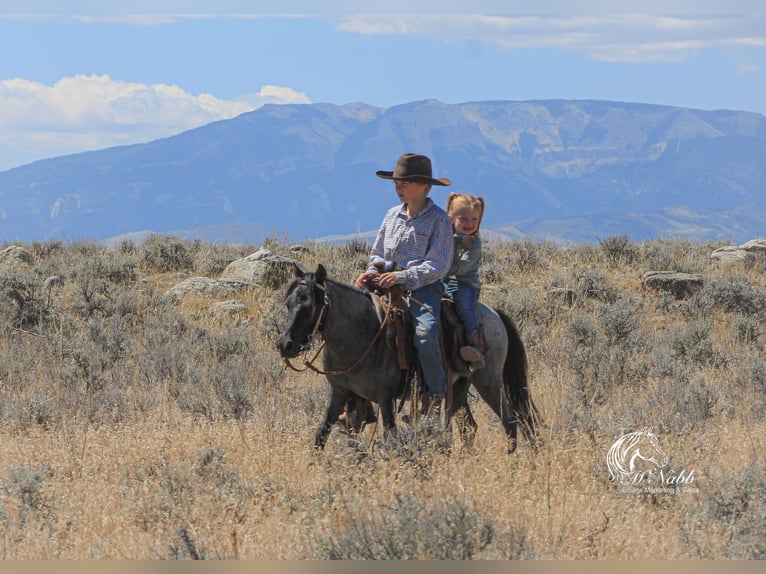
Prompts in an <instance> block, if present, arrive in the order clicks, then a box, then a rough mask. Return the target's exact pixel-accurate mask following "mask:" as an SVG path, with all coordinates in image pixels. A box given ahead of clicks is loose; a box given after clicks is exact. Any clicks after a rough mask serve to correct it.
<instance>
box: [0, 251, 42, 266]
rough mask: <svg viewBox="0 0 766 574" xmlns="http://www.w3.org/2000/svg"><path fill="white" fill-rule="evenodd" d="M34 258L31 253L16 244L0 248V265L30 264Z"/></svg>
mask: <svg viewBox="0 0 766 574" xmlns="http://www.w3.org/2000/svg"><path fill="white" fill-rule="evenodd" d="M33 261H34V258H33V257H32V254H31V253H30V252H29V251H27V250H26V249H24V248H23V247H19V246H18V245H11V246H10V247H6V248H5V249H3V250H0V267H9V268H13V267H18V266H20V265H23V266H27V265H32V263H33Z"/></svg>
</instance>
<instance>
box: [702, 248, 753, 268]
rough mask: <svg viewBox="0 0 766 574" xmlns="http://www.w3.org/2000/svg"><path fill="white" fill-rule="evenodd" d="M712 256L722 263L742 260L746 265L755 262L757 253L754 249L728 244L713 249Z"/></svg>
mask: <svg viewBox="0 0 766 574" xmlns="http://www.w3.org/2000/svg"><path fill="white" fill-rule="evenodd" d="M745 245H747V244H745ZM710 258H711V259H715V260H716V261H719V262H721V263H740V262H741V263H745V264H746V265H751V264H752V263H754V262H755V253H754V252H753V251H749V250H746V249H743V248H742V247H741V246H740V247H737V246H736V245H726V246H724V247H719V248H718V249H716V250H715V251H713V252H712V253H711V254H710Z"/></svg>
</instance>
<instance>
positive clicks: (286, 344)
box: [277, 264, 327, 359]
mask: <svg viewBox="0 0 766 574" xmlns="http://www.w3.org/2000/svg"><path fill="white" fill-rule="evenodd" d="M294 272H295V278H294V279H293V280H292V282H291V283H290V285H288V287H287V293H286V294H285V305H286V306H287V325H285V329H284V331H283V332H282V334H281V335H280V336H279V339H277V348H278V349H279V354H280V355H281V356H282V358H284V359H293V358H295V357H297V356H298V354H300V352H301V351H303V350H304V349H305V348H306V347H308V345H309V344H310V343H311V338H312V336H313V334H314V333H316V332H317V331H318V330H319V329H320V328H321V325H318V323H319V321H320V314H321V311H322V307H323V306H324V305H325V293H326V287H325V280H326V279H327V271H326V270H325V268H324V267H323V266H322V265H321V264H319V266H317V270H316V272H314V273H304V272H303V271H302V270H301V269H300V268H299V267H298V266H297V265H294Z"/></svg>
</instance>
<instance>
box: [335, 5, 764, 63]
mask: <svg viewBox="0 0 766 574" xmlns="http://www.w3.org/2000/svg"><path fill="white" fill-rule="evenodd" d="M337 29H338V30H340V31H343V32H350V33H356V34H364V35H376V34H399V35H405V34H406V35H416V36H423V37H427V38H434V39H440V40H446V41H472V40H479V41H481V42H485V43H492V44H496V45H499V46H502V47H504V48H507V49H513V50H517V49H525V48H544V47H547V48H560V49H564V50H572V51H579V52H584V53H586V54H588V55H589V56H590V57H592V58H594V59H597V60H605V61H614V62H617V61H621V62H640V61H653V62H656V61H677V60H683V59H686V58H688V57H689V56H691V55H693V54H695V53H697V52H699V51H700V50H705V49H721V48H728V47H732V46H741V45H750V46H763V45H766V16H748V15H745V14H736V15H696V16H695V15H682V16H663V15H649V14H646V13H614V14H613V13H610V12H609V11H608V10H607V11H605V12H603V13H602V14H598V15H589V16H578V15H569V16H554V15H522V16H508V15H505V16H503V15H500V16H497V15H493V16H485V15H457V14H416V15H412V16H409V17H402V15H401V14H376V15H371V14H356V15H349V16H343V17H340V18H339V20H338V23H337Z"/></svg>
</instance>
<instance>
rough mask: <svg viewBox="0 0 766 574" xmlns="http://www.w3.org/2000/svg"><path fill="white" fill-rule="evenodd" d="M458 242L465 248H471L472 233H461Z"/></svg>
mask: <svg viewBox="0 0 766 574" xmlns="http://www.w3.org/2000/svg"><path fill="white" fill-rule="evenodd" d="M460 243H461V244H462V246H463V247H464V248H465V249H471V248H472V247H473V235H463V238H462V239H461V241H460Z"/></svg>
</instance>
